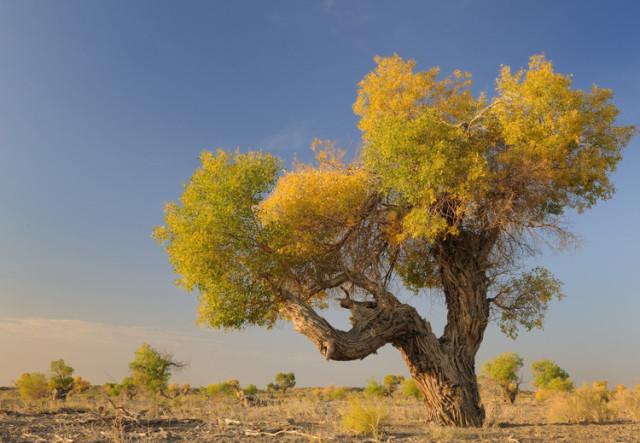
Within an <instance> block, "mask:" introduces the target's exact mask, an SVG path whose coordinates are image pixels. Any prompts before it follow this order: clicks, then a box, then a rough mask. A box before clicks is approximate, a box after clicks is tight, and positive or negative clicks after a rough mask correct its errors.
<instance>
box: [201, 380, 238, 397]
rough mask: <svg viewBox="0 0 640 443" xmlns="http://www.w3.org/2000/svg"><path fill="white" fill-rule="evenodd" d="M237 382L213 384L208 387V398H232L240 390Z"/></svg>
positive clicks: (229, 381)
mask: <svg viewBox="0 0 640 443" xmlns="http://www.w3.org/2000/svg"><path fill="white" fill-rule="evenodd" d="M238 385H239V384H238V381H237V380H228V381H224V382H221V383H212V384H210V385H207V396H208V397H209V398H214V397H231V396H234V395H235V394H236V391H237V388H238Z"/></svg>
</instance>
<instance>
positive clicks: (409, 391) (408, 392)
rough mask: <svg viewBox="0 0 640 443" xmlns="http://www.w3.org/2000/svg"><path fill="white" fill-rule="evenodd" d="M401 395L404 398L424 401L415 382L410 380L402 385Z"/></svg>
mask: <svg viewBox="0 0 640 443" xmlns="http://www.w3.org/2000/svg"><path fill="white" fill-rule="evenodd" d="M402 394H403V395H404V396H405V397H408V398H415V399H416V400H423V399H424V396H423V395H422V392H420V389H419V388H418V385H417V384H416V381H415V380H414V379H412V378H408V379H406V380H405V381H404V382H403V383H402Z"/></svg>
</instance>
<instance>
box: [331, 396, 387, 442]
mask: <svg viewBox="0 0 640 443" xmlns="http://www.w3.org/2000/svg"><path fill="white" fill-rule="evenodd" d="M386 418H387V409H386V408H385V407H384V406H382V405H380V404H379V403H375V402H366V403H363V402H361V401H359V400H357V399H353V400H351V401H350V402H349V405H348V407H347V408H346V409H345V410H344V411H343V413H342V419H341V424H342V428H343V429H344V430H345V431H348V432H353V433H354V434H358V435H369V436H371V437H373V438H374V439H375V440H379V439H380V436H381V433H382V425H383V424H384V422H385V420H386Z"/></svg>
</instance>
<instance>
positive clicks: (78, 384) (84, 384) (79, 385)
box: [73, 375, 91, 394]
mask: <svg viewBox="0 0 640 443" xmlns="http://www.w3.org/2000/svg"><path fill="white" fill-rule="evenodd" d="M89 388H91V383H90V382H89V381H87V380H85V379H84V378H82V377H80V376H79V375H78V376H75V377H73V392H74V393H76V394H80V393H82V392H86V391H88V390H89Z"/></svg>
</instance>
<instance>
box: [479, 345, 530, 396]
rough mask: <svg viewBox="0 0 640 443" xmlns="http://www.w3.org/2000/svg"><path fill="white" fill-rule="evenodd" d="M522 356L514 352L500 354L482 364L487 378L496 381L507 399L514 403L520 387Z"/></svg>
mask: <svg viewBox="0 0 640 443" xmlns="http://www.w3.org/2000/svg"><path fill="white" fill-rule="evenodd" d="M523 364H524V361H523V360H522V357H520V356H519V355H518V354H516V353H513V352H505V353H503V354H500V355H499V356H497V357H496V358H494V359H493V360H490V361H487V362H485V364H484V365H482V372H483V375H485V376H486V377H487V378H489V379H491V380H493V381H494V382H496V383H497V384H498V385H499V386H500V387H501V388H502V392H503V394H504V396H505V398H506V399H507V400H509V401H510V402H511V403H513V402H514V401H515V399H516V396H517V394H518V391H519V387H520V376H519V374H518V372H519V371H520V369H522V366H523Z"/></svg>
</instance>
